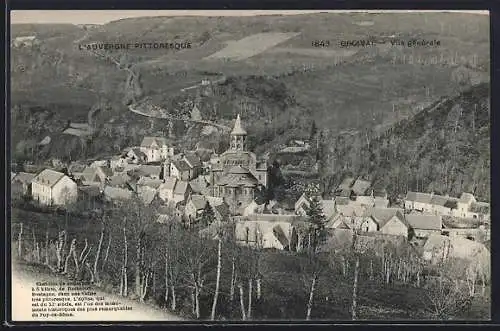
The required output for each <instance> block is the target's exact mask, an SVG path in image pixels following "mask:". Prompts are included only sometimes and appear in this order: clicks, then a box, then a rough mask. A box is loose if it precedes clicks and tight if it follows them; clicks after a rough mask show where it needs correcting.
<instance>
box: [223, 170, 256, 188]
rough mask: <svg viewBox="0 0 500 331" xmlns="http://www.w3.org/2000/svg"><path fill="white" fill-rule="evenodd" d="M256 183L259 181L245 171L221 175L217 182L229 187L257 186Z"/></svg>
mask: <svg viewBox="0 0 500 331" xmlns="http://www.w3.org/2000/svg"><path fill="white" fill-rule="evenodd" d="M258 183H259V181H258V180H257V179H256V178H255V177H254V176H253V175H252V174H251V173H248V172H247V173H241V174H234V173H228V174H227V175H225V176H223V177H222V178H221V179H220V180H219V181H218V183H217V184H218V185H221V186H229V187H238V186H247V187H254V186H257V185H258Z"/></svg>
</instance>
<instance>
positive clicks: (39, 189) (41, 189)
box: [31, 183, 52, 206]
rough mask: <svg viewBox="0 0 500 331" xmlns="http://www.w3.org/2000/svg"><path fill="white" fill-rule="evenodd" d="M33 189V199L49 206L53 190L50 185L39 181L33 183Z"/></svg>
mask: <svg viewBox="0 0 500 331" xmlns="http://www.w3.org/2000/svg"><path fill="white" fill-rule="evenodd" d="M31 191H32V195H33V200H35V201H37V202H38V203H40V204H42V205H45V206H49V205H50V204H51V199H52V190H51V189H50V187H48V186H45V185H41V184H39V183H32V185H31Z"/></svg>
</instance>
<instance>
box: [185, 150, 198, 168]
mask: <svg viewBox="0 0 500 331" xmlns="http://www.w3.org/2000/svg"><path fill="white" fill-rule="evenodd" d="M184 159H185V161H186V163H188V164H190V165H191V166H192V167H201V161H200V158H199V156H198V155H196V154H195V153H188V154H186V155H184Z"/></svg>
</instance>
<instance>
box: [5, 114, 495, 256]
mask: <svg viewBox="0 0 500 331" xmlns="http://www.w3.org/2000/svg"><path fill="white" fill-rule="evenodd" d="M247 134H248V133H247V131H246V130H245V128H244V124H243V123H242V121H241V118H240V116H239V115H238V116H237V118H236V121H235V123H234V127H233V129H232V131H231V134H230V147H229V149H228V150H227V151H225V152H224V153H222V154H220V155H217V154H216V153H215V151H214V150H213V149H212V150H211V149H206V148H202V146H201V145H198V148H196V150H191V151H181V150H177V148H176V146H174V145H173V144H172V143H170V142H169V140H168V139H167V138H165V137H149V136H147V137H144V138H143V140H142V143H141V144H140V146H134V147H130V148H127V149H125V150H124V151H123V153H122V154H120V155H114V156H111V157H109V158H103V159H100V160H94V161H92V162H91V163H85V162H82V161H78V162H72V163H70V164H69V165H68V166H67V168H66V169H65V170H64V171H62V170H60V168H61V167H62V166H61V164H58V162H53V163H54V164H53V166H52V167H47V168H45V169H44V170H42V171H40V172H38V173H30V172H19V173H13V172H12V173H11V176H12V177H11V182H12V186H11V187H12V196H13V197H15V196H22V197H25V198H27V199H29V200H30V201H32V202H35V203H37V204H39V205H40V206H47V207H49V206H52V207H57V206H58V207H62V208H64V206H65V205H68V204H71V203H74V202H76V201H78V200H79V199H89V198H95V197H102V198H104V199H105V200H106V201H108V202H111V203H117V204H119V203H126V202H127V201H128V200H130V199H134V198H138V199H140V200H141V201H142V203H144V205H145V206H149V205H151V204H153V203H156V204H157V205H158V206H159V208H158V209H157V210H158V215H157V220H156V221H157V222H159V223H162V222H166V220H168V219H172V218H173V219H175V220H176V221H178V222H181V223H182V224H184V225H185V226H186V227H188V228H193V227H196V228H197V229H199V231H200V234H207V233H211V232H212V229H213V228H214V227H216V226H219V225H221V224H223V225H224V224H232V225H233V227H232V229H233V230H232V231H234V233H233V235H234V238H235V240H236V242H237V243H239V244H240V245H244V246H258V247H260V248H264V249H265V248H274V249H279V250H288V251H300V250H301V249H302V248H303V247H304V245H305V242H306V241H307V240H306V238H305V234H304V231H301V228H303V227H304V226H305V224H307V221H308V220H307V217H308V216H307V214H308V208H309V206H310V204H311V200H312V199H318V200H319V202H320V206H321V209H322V213H323V215H324V219H325V228H326V230H327V231H328V233H329V238H328V240H327V245H326V246H327V247H328V242H335V244H337V245H338V244H339V239H338V238H345V237H346V235H347V237H349V235H351V236H352V235H353V234H359V235H360V237H362V238H364V240H365V241H366V240H368V241H370V240H375V238H377V237H383V238H396V239H397V240H403V241H405V242H408V243H410V244H411V245H413V246H415V247H416V248H418V249H420V252H421V254H422V257H423V259H424V260H427V261H431V262H439V261H442V260H443V259H446V258H447V254H449V253H450V252H453V254H454V255H457V254H458V256H455V257H459V258H470V257H471V256H469V255H470V254H472V252H473V251H477V249H479V250H480V251H486V250H487V248H486V246H485V244H486V245H488V244H487V243H488V242H489V240H490V205H489V203H486V202H482V201H477V200H476V198H475V197H474V195H473V194H471V193H467V192H464V193H462V195H461V196H460V197H451V196H447V195H446V196H443V195H438V194H434V193H433V192H429V193H425V192H411V191H410V192H407V195H406V197H405V198H404V200H403V201H401V203H399V204H397V205H395V204H392V205H391V204H390V202H389V199H388V196H387V192H385V191H380V190H375V189H373V188H372V183H371V182H370V181H367V180H363V179H362V178H354V177H349V178H345V179H344V180H343V181H342V183H341V184H340V185H339V186H338V188H337V190H336V191H335V196H334V197H332V198H329V199H323V198H321V196H319V194H318V193H317V192H316V191H315V190H314V189H308V190H307V191H306V192H304V193H303V194H302V196H301V197H300V198H299V199H298V200H297V201H296V203H295V206H294V208H293V210H291V209H290V208H288V209H286V208H284V207H283V206H282V205H280V204H279V203H277V202H276V201H274V200H271V201H267V202H266V201H265V199H262V198H261V196H262V195H261V194H260V193H261V192H262V191H263V190H265V189H266V188H267V186H268V176H269V173H268V164H267V160H266V159H262V158H259V157H258V156H256V155H255V154H254V153H253V152H250V151H248V150H247V147H246V139H247ZM290 148H292V147H290ZM301 148H303V147H301ZM58 169H59V170H58ZM207 208H208V209H210V210H211V211H212V212H211V215H212V218H213V221H211V222H210V223H209V224H201V223H202V222H201V219H202V218H203V216H204V213H205V212H206V210H207ZM450 246H453V247H454V248H455V249H451V250H450V249H449V247H450ZM447 247H448V248H447ZM474 247H475V249H473V248H474ZM459 248H460V249H459Z"/></svg>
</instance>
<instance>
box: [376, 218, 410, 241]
mask: <svg viewBox="0 0 500 331" xmlns="http://www.w3.org/2000/svg"><path fill="white" fill-rule="evenodd" d="M380 233H383V234H389V235H394V236H404V237H408V228H407V227H406V226H405V225H404V224H403V223H402V222H401V221H400V220H399V218H397V217H396V216H394V217H393V218H391V219H390V220H389V222H387V223H386V224H385V225H384V227H383V228H382V229H380Z"/></svg>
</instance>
